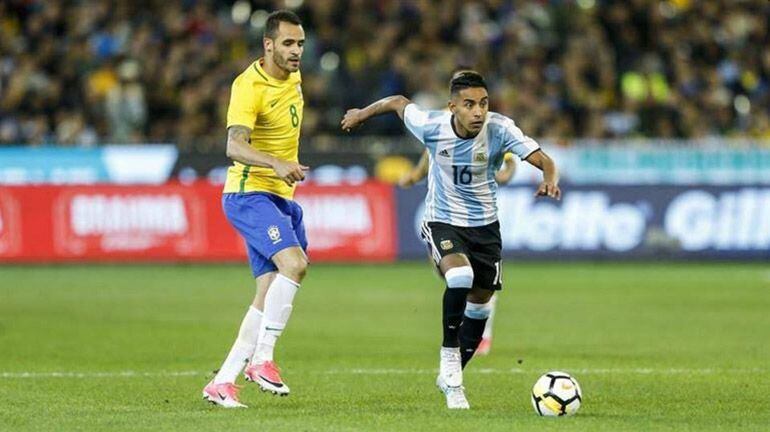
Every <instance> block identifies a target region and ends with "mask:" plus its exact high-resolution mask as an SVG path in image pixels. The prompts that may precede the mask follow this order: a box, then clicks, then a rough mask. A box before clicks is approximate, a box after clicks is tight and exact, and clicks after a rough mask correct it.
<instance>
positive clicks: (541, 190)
mask: <svg viewBox="0 0 770 432" xmlns="http://www.w3.org/2000/svg"><path fill="white" fill-rule="evenodd" d="M535 196H547V197H550V198H553V199H555V200H557V201H558V200H560V199H561V189H559V186H557V185H555V184H553V183H549V182H542V183H540V186H538V187H537V192H535Z"/></svg>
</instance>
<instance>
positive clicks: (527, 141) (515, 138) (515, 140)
mask: <svg viewBox="0 0 770 432" xmlns="http://www.w3.org/2000/svg"><path fill="white" fill-rule="evenodd" d="M503 127H504V131H503V134H504V138H503V153H506V152H510V153H513V154H515V155H516V156H518V157H519V159H521V160H524V159H526V158H528V157H529V155H531V154H532V153H534V152H536V151H538V150H540V145H539V144H538V143H537V141H535V140H533V139H532V138H530V137H528V136H526V135H524V132H522V131H521V129H519V127H518V126H516V123H514V121H513V120H511V119H509V118H506V119H505V121H504V122H503Z"/></svg>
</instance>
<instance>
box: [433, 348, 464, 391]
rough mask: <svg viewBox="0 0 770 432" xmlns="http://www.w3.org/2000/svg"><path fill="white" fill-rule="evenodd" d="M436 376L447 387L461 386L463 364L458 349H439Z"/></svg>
mask: <svg viewBox="0 0 770 432" xmlns="http://www.w3.org/2000/svg"><path fill="white" fill-rule="evenodd" d="M439 358H440V361H439V367H438V375H439V377H440V378H441V379H442V380H443V381H444V383H446V385H447V386H449V387H460V386H462V385H463V363H462V357H461V356H460V348H447V347H441V353H440V354H439Z"/></svg>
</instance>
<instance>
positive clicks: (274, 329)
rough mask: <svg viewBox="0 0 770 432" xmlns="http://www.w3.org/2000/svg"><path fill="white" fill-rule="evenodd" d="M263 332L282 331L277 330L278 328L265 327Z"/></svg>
mask: <svg viewBox="0 0 770 432" xmlns="http://www.w3.org/2000/svg"><path fill="white" fill-rule="evenodd" d="M265 330H272V331H281V330H283V329H279V328H273V327H265Z"/></svg>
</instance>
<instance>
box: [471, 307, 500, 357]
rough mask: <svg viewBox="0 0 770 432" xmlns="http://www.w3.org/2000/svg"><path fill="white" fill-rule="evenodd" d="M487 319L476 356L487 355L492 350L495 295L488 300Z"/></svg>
mask: <svg viewBox="0 0 770 432" xmlns="http://www.w3.org/2000/svg"><path fill="white" fill-rule="evenodd" d="M488 305H489V318H487V323H486V324H485V325H484V333H482V335H481V342H480V343H479V347H478V348H476V355H477V356H478V355H487V354H489V351H490V350H491V349H492V330H493V328H494V320H495V309H496V308H497V294H495V295H493V296H492V298H491V299H490V300H489V303H488Z"/></svg>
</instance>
